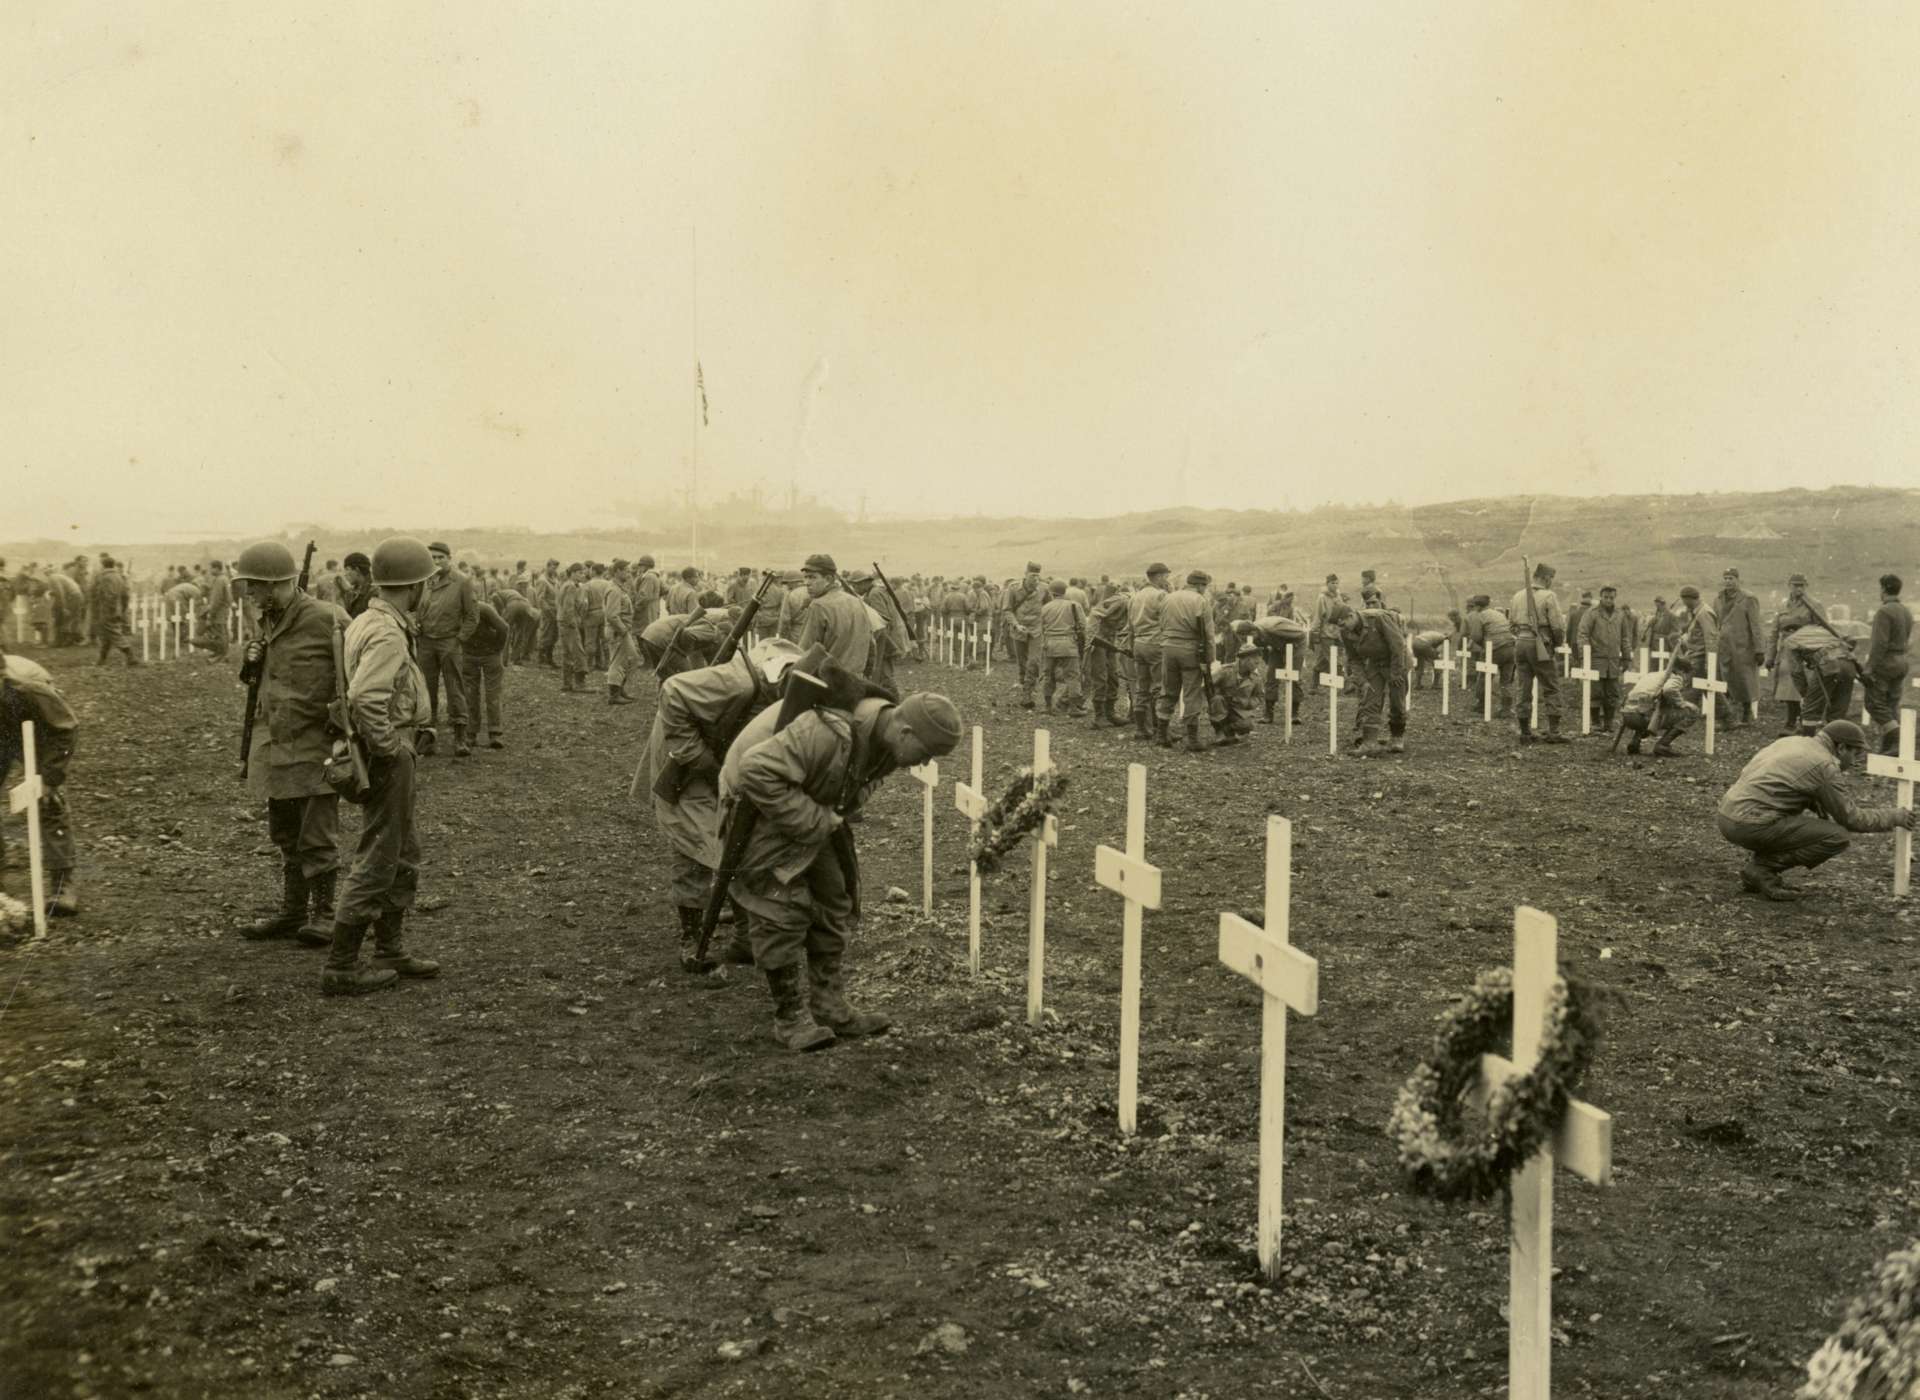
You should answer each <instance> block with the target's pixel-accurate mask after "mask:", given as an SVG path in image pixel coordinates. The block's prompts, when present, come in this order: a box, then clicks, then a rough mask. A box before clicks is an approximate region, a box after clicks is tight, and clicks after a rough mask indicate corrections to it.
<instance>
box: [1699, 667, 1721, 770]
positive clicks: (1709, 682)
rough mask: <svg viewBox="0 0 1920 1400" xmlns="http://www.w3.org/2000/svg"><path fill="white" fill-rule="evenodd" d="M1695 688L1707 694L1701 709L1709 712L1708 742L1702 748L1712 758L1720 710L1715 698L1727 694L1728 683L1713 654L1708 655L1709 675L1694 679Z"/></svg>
mask: <svg viewBox="0 0 1920 1400" xmlns="http://www.w3.org/2000/svg"><path fill="white" fill-rule="evenodd" d="M1693 688H1694V689H1695V690H1698V691H1704V692H1705V693H1706V698H1705V700H1704V701H1703V702H1702V704H1701V708H1702V709H1704V710H1705V711H1706V712H1707V741H1706V743H1705V744H1703V745H1702V746H1701V747H1702V749H1703V750H1704V751H1705V752H1706V753H1707V755H1708V756H1709V757H1711V756H1712V754H1713V721H1714V711H1716V710H1718V709H1719V708H1720V707H1719V706H1718V705H1717V704H1715V703H1714V697H1715V696H1717V695H1725V694H1726V693H1727V683H1726V682H1725V681H1723V680H1721V679H1720V658H1719V657H1718V656H1715V655H1714V654H1713V653H1712V652H1708V653H1707V674H1706V675H1705V676H1704V677H1700V676H1696V677H1694V681H1693Z"/></svg>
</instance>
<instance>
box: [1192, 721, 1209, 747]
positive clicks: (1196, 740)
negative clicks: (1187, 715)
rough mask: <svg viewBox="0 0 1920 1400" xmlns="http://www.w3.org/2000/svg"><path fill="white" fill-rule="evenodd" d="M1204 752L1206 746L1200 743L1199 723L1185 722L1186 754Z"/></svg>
mask: <svg viewBox="0 0 1920 1400" xmlns="http://www.w3.org/2000/svg"><path fill="white" fill-rule="evenodd" d="M1206 751H1207V746H1206V745H1205V744H1203V743H1201V742H1200V721H1199V720H1197V719H1190V720H1188V721H1187V752H1188V753H1205V752H1206Z"/></svg>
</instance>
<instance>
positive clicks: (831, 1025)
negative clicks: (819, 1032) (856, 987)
mask: <svg viewBox="0 0 1920 1400" xmlns="http://www.w3.org/2000/svg"><path fill="white" fill-rule="evenodd" d="M807 976H808V978H809V980H811V982H812V983H813V995H812V997H811V999H810V1009H811V1010H812V1012H813V1019H814V1020H816V1021H818V1022H819V1023H820V1024H821V1025H823V1026H825V1027H826V1028H827V1029H828V1030H830V1031H832V1032H833V1033H834V1034H835V1035H837V1036H840V1037H841V1038H843V1039H851V1038H853V1037H855V1036H862V1035H884V1034H885V1033H886V1032H887V1030H888V1028H889V1027H891V1026H892V1025H893V1022H892V1020H890V1019H889V1018H888V1017H886V1016H883V1015H881V1014H880V1013H879V1012H877V1011H861V1010H858V1009H857V1008H855V1007H853V1006H852V1005H850V1004H849V1003H848V1001H847V975H846V972H845V971H844V970H843V969H842V967H841V964H840V959H839V958H836V957H823V956H819V955H814V954H809V955H808V959H807Z"/></svg>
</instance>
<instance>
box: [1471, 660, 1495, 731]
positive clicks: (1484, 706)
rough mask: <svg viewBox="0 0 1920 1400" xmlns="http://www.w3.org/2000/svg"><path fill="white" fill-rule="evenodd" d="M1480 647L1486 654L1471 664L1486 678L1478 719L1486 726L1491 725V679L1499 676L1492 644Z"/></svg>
mask: <svg viewBox="0 0 1920 1400" xmlns="http://www.w3.org/2000/svg"><path fill="white" fill-rule="evenodd" d="M1481 647H1482V649H1483V650H1484V652H1485V653H1486V654H1485V656H1484V657H1482V659H1480V660H1479V661H1476V662H1474V663H1473V669H1474V670H1476V671H1478V672H1479V673H1480V674H1481V675H1483V676H1485V677H1486V682H1485V694H1484V695H1483V696H1482V698H1481V709H1480V718H1481V719H1482V720H1483V721H1485V722H1486V723H1488V724H1492V723H1493V678H1494V677H1495V676H1497V675H1499V674H1500V663H1499V662H1497V661H1495V660H1494V659H1493V643H1492V642H1483V643H1481Z"/></svg>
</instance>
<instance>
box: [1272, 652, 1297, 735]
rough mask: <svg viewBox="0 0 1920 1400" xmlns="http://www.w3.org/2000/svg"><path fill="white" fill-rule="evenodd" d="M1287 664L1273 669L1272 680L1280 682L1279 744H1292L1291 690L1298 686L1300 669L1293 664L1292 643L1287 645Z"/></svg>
mask: <svg viewBox="0 0 1920 1400" xmlns="http://www.w3.org/2000/svg"><path fill="white" fill-rule="evenodd" d="M1286 658H1287V664H1286V665H1284V666H1276V667H1274V671H1273V674H1274V678H1275V679H1276V680H1278V681H1279V682H1280V705H1281V709H1280V742H1281V743H1283V744H1291V743H1292V742H1293V688H1294V686H1295V685H1297V684H1299V681H1300V668H1299V667H1298V666H1296V665H1294V664H1293V643H1292V642H1288V643H1287V649H1286Z"/></svg>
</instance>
